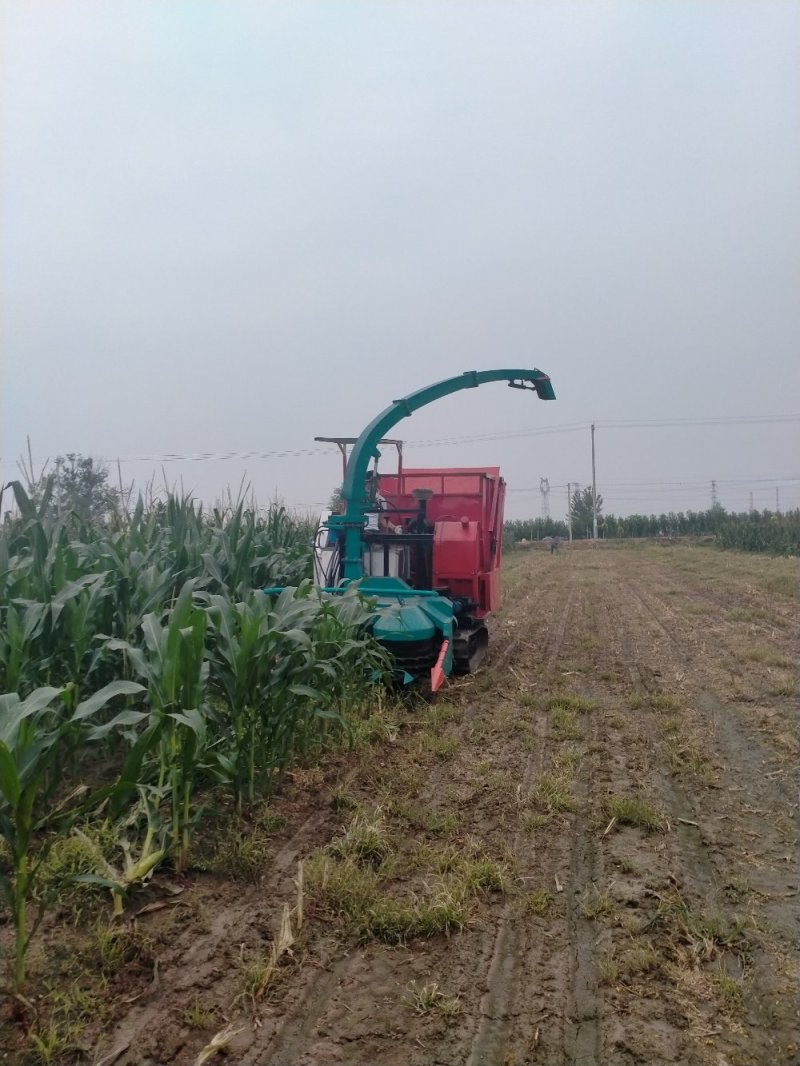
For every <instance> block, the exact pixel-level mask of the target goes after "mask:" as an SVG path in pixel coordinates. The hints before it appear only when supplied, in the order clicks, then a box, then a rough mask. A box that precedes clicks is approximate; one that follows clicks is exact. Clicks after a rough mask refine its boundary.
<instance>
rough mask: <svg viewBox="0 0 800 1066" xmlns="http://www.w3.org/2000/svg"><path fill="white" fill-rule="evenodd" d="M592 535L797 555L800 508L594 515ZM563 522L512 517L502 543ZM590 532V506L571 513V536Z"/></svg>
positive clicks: (560, 531) (552, 533) (551, 532)
mask: <svg viewBox="0 0 800 1066" xmlns="http://www.w3.org/2000/svg"><path fill="white" fill-rule="evenodd" d="M597 533H598V536H599V537H602V538H604V539H617V538H623V537H701V536H713V537H715V538H716V543H717V544H718V545H719V546H720V547H723V548H737V549H739V550H740V551H755V552H770V553H772V554H775V555H797V554H800V510H794V511H787V512H785V513H783V514H778V513H776V512H774V511H744V512H741V513H739V514H736V513H734V512H731V511H726V510H725V508H724V507H720V506H717V507H710V508H709V509H708V510H707V511H678V512H675V511H670V512H669V514H664V513H662V514H658V515H655V514H650V515H645V514H632V515H626V516H624V517H623V516H621V515H602V514H598V518H597ZM568 535H569V534H568V528H567V523H566V521H562V520H558V519H553V518H531V519H516V520H514V521H509V522H506V523H505V525H504V527H503V538H504V541H505V544H506V547H513V545H514V544H518V543H519V542H520V541H523V540H527V541H531V540H542V539H543V538H544V537H562V538H566V537H567V536H568ZM591 535H592V516H591V508H590V509H589V513H588V515H587V514H586V513H584V512H583V510H582V511H581V512H580V513H579V514H576V513H575V511H573V516H572V536H573V538H574V539H575V540H586V539H589V538H591Z"/></svg>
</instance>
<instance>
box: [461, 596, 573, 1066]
mask: <svg viewBox="0 0 800 1066" xmlns="http://www.w3.org/2000/svg"><path fill="white" fill-rule="evenodd" d="M576 598H577V592H576V590H575V589H574V588H573V589H572V590H571V591H570V593H569V594H568V596H567V599H566V602H565V604H564V608H563V610H562V612H561V618H560V620H559V623H558V626H557V628H556V631H555V634H554V636H553V639H552V643H551V646H550V649H549V652H548V656H547V661H546V669H547V671H548V672H549V671H552V670H553V669H554V667H555V665H556V662H557V660H558V655H559V652H560V651H561V648H562V645H563V643H564V637H565V634H566V630H567V624H568V622H569V619H570V616H571V614H572V611H573V609H574V606H575V601H576ZM539 724H544V725H545V726H546V722H545V721H544V719H541V720H540V723H539ZM540 739H541V740H544V736H543V735H540ZM543 754H544V746H543V744H540V745H539V747H538V749H537V752H536V753H533V754H531V755H529V756H528V759H527V761H526V765H525V771H524V774H523V778H522V783H521V787H522V792H523V794H526V795H527V794H528V793H529V792H530V787H531V782H532V780H533V775H534V771H535V770H537V769H538V770H541V764H542V759H543ZM523 837H524V831H523V830H522V828H519V829H517V831H516V833H515V835H514V838H513V849H514V854H515V855H519V854H520V852H521V851H522V844H523ZM513 918H514V901H513V900H507V901H506V904H505V906H504V908H503V913H502V914H501V916H500V919H499V922H498V927H497V931H496V934H495V937H494V943H493V947H492V953H491V962H490V964H489V969H488V971H487V973H486V977H485V979H484V981H485V985H486V991H485V992H484V994H483V997H482V999H481V1003H480V1008H479V1021H478V1026H477V1029H476V1031H475V1034H474V1036H473V1038H472V1043H471V1047H470V1052H469V1058H468V1059H467V1066H485V1064H486V1063H490V1062H501V1061H502V1060H501V1058H500V1054H501V1053H502V1049H503V1048H505V1046H506V1045H507V1044H508V1039H509V1033H510V1028H511V1024H512V1019H513V1017H514V1015H516V1014H518V1013H519V1012H518V1010H517V1009H515V1008H516V1007H517V1003H518V999H519V994H520V991H521V988H522V985H523V983H522V982H520V981H518V979H517V974H518V971H519V969H520V965H521V963H522V958H521V955H522V953H523V951H524V954H525V956H526V962H527V963H528V964H530V963H531V962H532V961H533V960H532V959H531V958H530V952H531V948H530V946H529V945H528V946H526V945H525V944H524V941H523V945H522V949H523V951H521V946H520V943H519V940H516V941H515V942H514V943H510V939H511V936H512V933H514V932H516V931H517V930H516V928H515V923H514V921H513Z"/></svg>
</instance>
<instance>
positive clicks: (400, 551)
mask: <svg viewBox="0 0 800 1066" xmlns="http://www.w3.org/2000/svg"><path fill="white" fill-rule="evenodd" d="M406 554H407V552H406V549H405V548H403V547H401V546H400V545H399V544H398V545H390V547H389V559H388V566H387V561H386V555H385V553H384V547H383V545H382V544H375V545H373V547H371V548H365V549H364V554H363V562H364V574H365V575H366V576H368V577H405V569H406V568H405V557H406Z"/></svg>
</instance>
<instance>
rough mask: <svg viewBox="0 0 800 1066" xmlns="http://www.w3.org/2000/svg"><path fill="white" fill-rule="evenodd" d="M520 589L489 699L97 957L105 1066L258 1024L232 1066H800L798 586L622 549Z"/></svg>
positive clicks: (712, 556) (287, 822)
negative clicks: (285, 917) (662, 1065)
mask: <svg viewBox="0 0 800 1066" xmlns="http://www.w3.org/2000/svg"><path fill="white" fill-rule="evenodd" d="M505 576H506V601H505V606H504V609H503V611H502V612H501V613H500V614H499V615H498V616H497V617H495V618H494V619H493V623H492V631H493V632H492V649H491V656H490V661H489V664H488V667H487V668H486V669H485V670H484V671H482V672H481V673H479V674H478V675H476V676H475V677H472V678H466V679H463V680H460V681H457V682H455V683H454V684H452V685H451V686H450V688H449V689H448V690H446V691H445V692H444V693H442V694H440V696H439V698H438V699H437V700H436V701H434V702H432V703H430V704H428V703H424V702H423V703H420V704H418V705H417V706H415V707H414V708H413V709H409V708H408V707H406V708H398V707H387V708H385V709H383V710H381V711H380V713H378V714H376V715H375V717H374V718H372V719H371V720H370V721H369V722H368V723H365V725H364V728H363V729H362V730H361V735H360V736H359V741H358V745H357V747H356V750H354V751H353V752H349V753H344V754H342V755H339V756H335V757H332V758H331V759H330V760H328V762H327V763H326V765H325V766H324V767H323V768H322V769H321V770H305V771H300V772H298V773H297V774H295V775H294V776H293V778H292V780H291V781H290V782H289V783H288V785H287V787H286V789H285V790H284V792H283V794H282V795H281V796H279V797H278V798H277V799H276V801H275V802H274V804H273V806H272V807H271V809H270V811H269V812H267V814H266V815H264V816H262V818H261V819H260V821H259V822H258V824H257V825H256V826H255V827H254V829H253V831H252V834H248V833H245V834H243V835H239V836H234V837H232V838H231V839H229V840H228V841H227V843H225V844H224V847H223V850H222V853H221V854H222V859H221V860H220V858H219V856H218V858H217V861H216V866H215V871H216V872H215V871H211V872H208V873H205V874H198V875H196V876H195V877H193V878H191V879H190V880H189V881H187V883H186V884H185V885H177V886H176V885H171V886H170V885H169V884H168V882H169V878H165V877H159V878H156V881H155V883H154V884H153V885H151V886H150V887H149V888H148V889H147V890H146V891H143V892H141V893H140V895H139V897H138V898H137V900H136V901H135V902H134V903H132V904H131V905H130V907H129V909H131V910H134V909H136V908H137V907H142V906H145V905H147V904H151V903H158V902H161V901H163V902H164V903H165V904H169V905H168V906H163V907H162V908H161V909H153V910H146V911H145V912H143V913H141V914H140V915H139V917H138V918H137V919H136V920H135V922H133V923H131V924H129V925H128V926H126V927H125V930H124V932H123V933H122V934H115V935H113V936H112V935H107V936H106V941H107V943H106V942H104V941H103V939H102V938H100V940H98V938H97V934H96V933H95V934H94V940H93V941H92V943H93V947H92V949H91V950H92V951H93V952H94V953H95V954H94V955H92V954H91V953H89V954H86V953H84V954H83V955H80V952H78V955H80V957H81V958H83V959H84V966H85V962H86V960H87V959H89V960H91V959H92V958H94V959H95V961H94V963H92V964H91V968H93V969H94V972H95V974H100V975H102V977H103V983H102V993H101V994H100V993H97V998H96V999H95V1000H94V1001H93V1006H92V1007H91V1009H90V1008H89V1007H87V1011H89V1013H90V1014H91V1017H90V1018H89V1019H87V1020H86V1025H85V1027H84V1028H83V1029H81V1028H80V1027H78V1028H76V1034H79V1035H76V1036H75V1039H74V1046H75V1047H77V1048H80V1047H83V1048H84V1049H85V1050H84V1054H83V1059H82V1060H81V1061H88V1062H97V1063H103V1064H104V1066H110V1064H111V1063H117V1064H120V1066H133V1064H136V1066H154V1064H167V1063H175V1064H178V1066H189V1064H192V1063H194V1062H195V1061H200V1060H198V1055H199V1054H200V1053H201V1050H202V1049H203V1048H204V1046H206V1045H208V1044H209V1042H210V1041H211V1039H212V1037H214V1035H215V1034H216V1033H219V1032H220V1031H222V1030H225V1029H226V1026H227V1025H228V1023H231V1026H232V1028H229V1029H228V1031H227V1032H226V1033H225V1035H224V1036H223V1037H222V1038H221V1039H220V1040H219V1043H220V1044H225V1046H224V1047H223V1048H222V1049H221V1050H220V1051H219V1052H218V1053H217V1057H216V1058H213V1057H212V1058H209V1060H208V1061H210V1062H212V1063H213V1062H223V1061H228V1062H232V1063H237V1064H241V1066H316V1064H323V1063H324V1064H327V1063H347V1064H353V1066H373V1064H376V1063H381V1064H386V1066H434V1064H436V1066H439V1064H441V1066H522V1064H527V1063H531V1064H532V1063H537V1064H547V1066H561V1064H570V1066H573V1064H574V1066H578V1064H580V1066H615V1064H625V1066H627V1064H634V1063H637V1064H648V1066H656V1064H660V1063H665V1064H666V1063H669V1064H671V1066H672V1064H675V1066H677V1064H681V1066H704V1064H709V1066H728V1064H730V1066H756V1064H764V1066H780V1064H790V1063H800V1035H798V1034H799V1033H800V1003H799V1002H798V998H797V989H798V987H800V971H799V970H798V954H797V946H798V940H797V934H798V903H799V901H800V895H798V892H799V891H800V872H799V871H798V787H797V778H796V776H795V770H796V765H797V756H798V751H800V744H799V743H798V729H797V724H798V719H797V703H796V696H795V695H794V692H795V685H796V679H797V671H796V659H797V644H796V639H797V616H796V599H795V595H796V581H797V569H796V564H795V563H793V562H791V561H787V560H771V559H766V558H760V557H746V556H743V555H737V554H735V553H727V554H726V553H720V552H716V551H715V550H713V549H711V548H705V547H690V546H681V545H677V546H671V545H667V546H663V547H662V546H659V545H646V546H633V547H629V546H626V547H617V546H614V545H601V546H600V547H599V548H597V549H592V548H591V547H590V546H580V547H577V548H574V549H572V550H567V549H565V550H563V551H562V552H561V553H560V554H559V555H554V556H551V555H549V554H547V553H544V552H540V551H537V550H531V551H528V552H525V551H518V552H516V553H514V554H512V555H510V556H509V558H508V560H507V566H506V574H505ZM226 849H227V850H226ZM300 860H303V883H302V886H301V889H300V890H298V884H297V880H298V862H299V861H300ZM231 876H235V877H237V878H238V879H237V880H235V881H231V880H230V877H231ZM171 891H172V892H176V893H177V894H175V895H170V892H171ZM299 899H302V912H303V916H302V922H301V921H300V915H299V913H298V900H299ZM285 909H286V911H287V912H289V918H290V921H291V928H292V936H293V943H292V944H291V945H289V942H288V936H287V935H286V934H288V927H287V926H286V925H285V924H284V939H283V942H282V943H281V942H280V937H279V929H280V926H281V919H282V915H283V914H284V910H285ZM76 935H77V934H76ZM44 943H45V944H47V945H48V955H47V957H44V956H42V955H41V953H40V956H39V957H38V959H35V960H34V969H35V970H38V971H39V973H40V975H41V974H42V973H43V972H45V971H46V970H47V968H48V967H49V968H50V971H51V972H52V973H57V974H59V975H60V976H59V982H60V984H59V985H58V987H59V988H62V989H65V988H69V987H72V986H71V984H70V982H72V983H73V984H75V983H77V984H78V985H79V984H80V982H81V980H84V978H82V977H81V976H80V974H81V972H82V971H81V970H80V969H79V968H78V969H75V966H76V965H77V964H76V963H75V961H74V960H75V958H76V948H75V944H73V945H72V946H71V948H70V949H69V950H66V949H65V948H64V946H63V944H62V945H61V946H59V944H60V941H59V939H58V938H57V937H56V936H55V935H54V934H53V933H50V934H48V935H47V936H46V937H45V939H44ZM279 944H280V947H281V948H286V949H287V950H285V951H283V950H280V951H279V950H278V945H279ZM81 950H83V949H81ZM88 950H89V949H86V951H88ZM275 956H277V962H276V963H275V965H274V966H273V965H272V962H271V959H272V958H273V957H275ZM71 967H72V968H71ZM51 994H55V992H53V993H51ZM65 1010H66V1007H65ZM98 1018H99V1019H101V1028H102V1030H103V1034H102V1036H101V1037H100V1039H99V1043H95V1042H94V1036H95V1035H96V1033H97V1028H98V1021H97V1020H98ZM93 1028H94V1033H93V1031H92V1030H93ZM7 1046H8V1045H7ZM65 1051H66V1049H65ZM12 1057H13V1056H11V1055H10V1054H9V1053H6V1056H5V1061H11V1060H12ZM0 1060H2V1055H0ZM19 1061H23V1060H22V1059H21V1058H20V1059H19ZM50 1061H56V1062H58V1061H72V1060H71V1059H68V1058H67V1056H66V1054H65V1056H64V1057H63V1058H61V1059H59V1058H58V1057H56V1058H53V1059H51V1060H50Z"/></svg>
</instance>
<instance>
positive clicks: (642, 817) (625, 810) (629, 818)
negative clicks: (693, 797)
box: [603, 795, 666, 833]
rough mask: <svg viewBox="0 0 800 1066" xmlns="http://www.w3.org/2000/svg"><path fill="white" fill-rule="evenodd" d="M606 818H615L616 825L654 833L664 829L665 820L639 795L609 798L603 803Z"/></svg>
mask: <svg viewBox="0 0 800 1066" xmlns="http://www.w3.org/2000/svg"><path fill="white" fill-rule="evenodd" d="M603 810H604V812H605V814H606V816H607V817H608V818H616V820H617V824H618V825H633V826H636V827H638V828H639V829H646V830H647V832H648V833H654V832H657V831H659V830H663V829H665V828H666V818H665V817H664V815H663V814H662V812H661V811H659V810H658V809H657V808H656V807H654V806H653V804H652V803H650V801H649V800H647V799H645V797H644V796H641V795H631V796H609V797H608V798H607V799H606V800H605V801H604V802H603Z"/></svg>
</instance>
